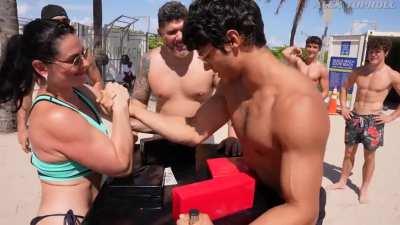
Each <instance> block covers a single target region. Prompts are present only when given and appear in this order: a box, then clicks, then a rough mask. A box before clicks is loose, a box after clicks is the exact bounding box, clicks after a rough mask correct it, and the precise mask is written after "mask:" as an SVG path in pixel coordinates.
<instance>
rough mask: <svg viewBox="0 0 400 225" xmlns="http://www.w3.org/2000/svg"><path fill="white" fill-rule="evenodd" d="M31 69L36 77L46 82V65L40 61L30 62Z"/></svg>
mask: <svg viewBox="0 0 400 225" xmlns="http://www.w3.org/2000/svg"><path fill="white" fill-rule="evenodd" d="M32 67H33V69H34V70H35V72H36V73H37V74H38V75H40V76H41V77H43V78H44V79H46V80H47V76H48V70H47V65H46V64H44V63H43V62H42V61H40V60H37V59H35V60H33V61H32Z"/></svg>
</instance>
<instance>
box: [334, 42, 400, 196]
mask: <svg viewBox="0 0 400 225" xmlns="http://www.w3.org/2000/svg"><path fill="white" fill-rule="evenodd" d="M390 48H391V42H390V40H389V39H386V38H379V37H373V38H370V40H369V41H368V48H367V59H368V61H369V62H368V64H367V65H365V66H362V67H359V68H357V69H355V70H354V71H353V72H352V73H351V74H350V76H349V78H348V79H347V81H346V82H345V83H344V85H343V86H342V88H341V92H340V103H341V104H342V106H344V107H343V109H342V115H343V117H344V119H345V120H346V129H345V144H346V148H345V155H344V159H343V167H342V174H341V176H340V180H339V181H338V182H337V183H335V184H332V185H330V186H328V188H329V189H343V188H344V187H345V186H346V182H347V178H348V177H349V176H350V173H351V170H352V168H353V166H354V158H355V154H356V151H357V147H358V143H362V144H363V145H364V166H363V180H362V184H361V188H360V197H359V201H360V203H367V202H368V187H369V185H370V183H371V179H372V175H373V172H374V169H375V152H376V150H377V149H378V148H379V147H380V146H383V129H384V124H385V123H388V122H391V121H393V120H395V119H396V118H397V117H399V116H400V108H397V110H395V111H393V112H392V113H391V114H390V115H385V114H383V113H382V109H383V102H384V100H385V98H386V96H387V95H388V93H389V91H390V89H391V88H392V87H393V88H394V89H395V90H396V92H397V93H400V74H399V73H398V72H396V71H394V70H392V69H391V68H390V67H389V66H388V65H386V64H385V57H386V56H387V54H388V52H389V51H390ZM354 84H356V85H357V93H356V100H355V103H354V108H353V110H352V111H351V110H350V109H349V108H347V107H346V101H347V90H348V89H349V88H351V87H352V86H353V85H354Z"/></svg>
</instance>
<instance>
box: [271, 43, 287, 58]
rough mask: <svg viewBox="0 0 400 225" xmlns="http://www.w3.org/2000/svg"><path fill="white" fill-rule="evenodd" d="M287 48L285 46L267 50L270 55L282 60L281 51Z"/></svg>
mask: <svg viewBox="0 0 400 225" xmlns="http://www.w3.org/2000/svg"><path fill="white" fill-rule="evenodd" d="M285 48H287V46H280V47H272V48H270V49H269V50H270V51H271V53H272V54H273V55H274V56H275V57H276V58H277V59H279V60H282V59H283V54H282V51H283V50H284V49H285Z"/></svg>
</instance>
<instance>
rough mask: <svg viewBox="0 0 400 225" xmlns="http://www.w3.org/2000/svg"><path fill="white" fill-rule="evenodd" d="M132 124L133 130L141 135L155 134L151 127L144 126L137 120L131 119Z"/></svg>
mask: <svg viewBox="0 0 400 225" xmlns="http://www.w3.org/2000/svg"><path fill="white" fill-rule="evenodd" d="M130 123H131V128H132V130H133V131H136V132H141V133H151V134H154V133H155V132H154V131H153V130H152V129H151V128H150V127H148V126H146V125H144V124H143V123H142V122H140V121H139V120H137V119H133V118H131V119H130Z"/></svg>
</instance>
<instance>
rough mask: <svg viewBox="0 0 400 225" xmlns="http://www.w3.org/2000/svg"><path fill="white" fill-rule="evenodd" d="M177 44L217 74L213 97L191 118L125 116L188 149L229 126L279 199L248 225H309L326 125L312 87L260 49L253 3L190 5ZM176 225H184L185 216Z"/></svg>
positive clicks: (136, 112) (200, 1)
mask: <svg viewBox="0 0 400 225" xmlns="http://www.w3.org/2000/svg"><path fill="white" fill-rule="evenodd" d="M183 42H184V43H185V44H186V46H188V49H189V50H192V49H196V50H198V52H199V57H200V58H201V59H202V60H203V61H204V64H205V67H206V68H208V69H211V70H213V71H214V72H216V73H218V74H219V76H220V78H221V80H220V82H219V84H218V87H217V90H216V93H215V94H214V95H213V96H211V97H210V98H209V99H208V100H207V101H206V102H205V103H203V104H202V105H201V106H200V108H199V109H198V110H197V111H195V112H194V115H193V116H191V117H188V116H186V117H183V116H172V115H166V114H160V113H154V112H150V111H147V110H145V109H144V108H143V107H137V106H136V105H135V104H130V113H131V115H132V116H135V117H136V118H137V119H138V120H140V121H141V122H142V123H144V124H145V125H147V126H148V127H150V128H152V129H153V130H154V131H156V132H157V133H159V134H161V135H162V136H164V137H166V138H167V139H169V140H171V141H173V142H178V143H185V144H191V145H196V144H198V143H201V142H202V141H203V140H205V139H206V138H207V137H208V136H210V135H211V134H212V133H213V132H214V131H215V130H217V129H218V128H219V127H221V126H222V125H223V124H225V123H226V122H227V121H228V120H231V121H232V124H233V127H234V129H235V131H236V134H237V136H238V138H239V140H240V144H241V146H242V148H243V158H244V161H245V162H246V164H247V165H248V167H249V168H250V169H251V170H252V171H254V173H255V174H256V176H257V178H258V179H259V180H260V181H261V182H262V183H263V184H264V185H265V186H268V187H269V188H271V189H273V190H275V191H276V192H277V193H279V194H278V195H279V196H280V197H281V199H282V201H281V202H280V203H278V204H276V205H274V206H273V207H272V208H270V209H269V210H267V211H266V212H264V213H263V214H261V215H260V216H259V217H258V218H256V219H255V220H254V221H253V222H252V223H251V224H254V225H257V224H263V225H269V224H275V225H277V224H285V225H290V224H293V225H294V224H296V225H311V224H315V221H316V219H317V215H318V211H319V193H320V187H321V180H322V173H323V157H324V151H325V146H326V141H327V138H328V133H329V119H328V116H327V113H326V109H325V106H324V105H323V102H322V101H321V96H320V93H319V92H318V91H317V90H316V89H315V88H313V83H312V82H311V81H310V80H309V79H308V78H307V77H305V76H301V75H300V74H299V72H298V71H297V70H294V69H293V68H290V67H289V66H286V65H284V64H282V63H281V62H279V61H278V60H277V59H276V58H275V57H274V56H273V55H272V54H271V52H270V51H269V50H268V49H266V48H265V44H266V40H265V36H264V25H263V21H262V18H261V12H260V9H259V7H258V6H257V4H256V2H255V1H253V0H231V1H225V0H214V1H208V0H195V1H193V2H192V3H191V6H190V9H189V14H188V18H187V20H186V22H185V25H184V28H183ZM299 105H301V106H302V107H298V106H299ZM265 189H266V190H267V187H265ZM199 219H200V221H199V222H198V224H202V225H203V224H212V222H211V221H210V220H209V218H208V217H207V216H206V215H204V214H200V217H199ZM177 223H178V224H179V225H187V224H188V215H187V214H185V215H181V216H180V219H179V220H178V222H177ZM196 224H197V223H196Z"/></svg>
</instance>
